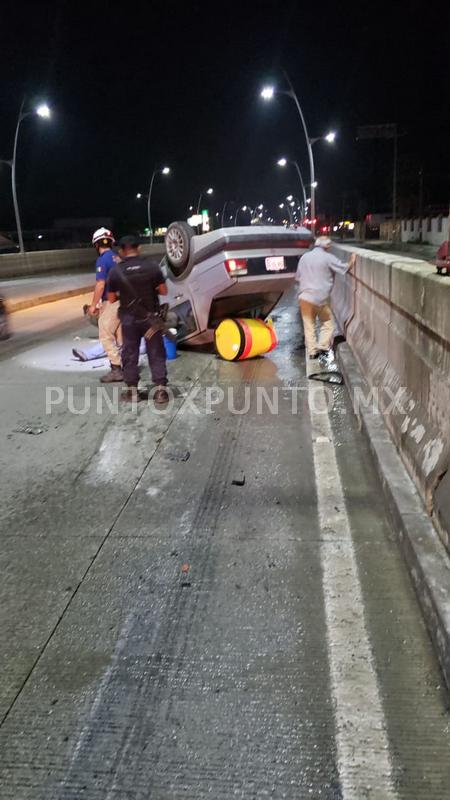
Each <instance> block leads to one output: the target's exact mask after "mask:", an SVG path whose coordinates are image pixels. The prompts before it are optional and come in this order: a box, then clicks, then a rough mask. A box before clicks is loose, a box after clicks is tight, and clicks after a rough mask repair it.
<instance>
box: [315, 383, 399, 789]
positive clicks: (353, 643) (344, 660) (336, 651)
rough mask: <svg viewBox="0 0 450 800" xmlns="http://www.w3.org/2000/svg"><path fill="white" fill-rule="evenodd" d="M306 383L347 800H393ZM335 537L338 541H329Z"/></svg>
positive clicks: (332, 471)
mask: <svg viewBox="0 0 450 800" xmlns="http://www.w3.org/2000/svg"><path fill="white" fill-rule="evenodd" d="M327 397H328V398H331V397H332V395H331V392H330V390H328V391H327V390H325V388H324V387H323V386H322V385H317V384H315V385H312V384H311V383H309V386H308V398H309V401H310V402H309V406H310V413H311V427H312V438H313V454H314V466H315V474H316V485H317V498H318V513H319V524H320V529H321V533H323V534H327V536H326V537H322V543H321V561H322V569H323V593H324V601H325V616H326V625H327V638H328V650H329V661H330V674H331V685H332V692H333V701H334V716H335V727H336V749H337V761H338V771H339V776H340V781H341V786H342V797H343V800H366V799H367V800H394V798H396V797H397V794H396V792H395V790H394V788H393V783H392V763H391V759H390V753H389V742H388V738H387V733H386V724H385V719H384V713H383V708H382V703H381V698H380V693H379V688H378V681H377V676H376V673H375V668H374V663H373V655H372V651H371V646H370V642H369V637H368V634H367V629H366V625H365V619H364V605H363V596H362V590H361V584H360V580H359V575H358V566H357V562H356V557H355V550H354V547H353V541H352V535H351V530H350V523H349V519H348V516H347V511H346V507H345V499H344V494H343V490H342V484H341V479H340V475H339V469H338V465H337V461H336V454H335V448H334V444H333V435H332V430H331V424H330V418H329V415H328V409H327ZM330 534H331V536H332V537H335V541H334V542H333V541H332V540H331V541H330Z"/></svg>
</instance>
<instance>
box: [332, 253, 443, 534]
mask: <svg viewBox="0 0 450 800" xmlns="http://www.w3.org/2000/svg"><path fill="white" fill-rule="evenodd" d="M337 251H340V253H341V254H342V252H345V253H352V252H355V253H356V254H357V256H358V258H357V262H356V266H355V269H354V273H353V274H348V275H346V276H344V277H341V276H338V277H337V279H336V282H335V286H334V289H333V294H332V305H333V309H334V313H335V315H336V318H337V321H338V323H339V326H340V328H341V330H342V332H343V333H344V334H345V336H346V338H347V341H348V343H349V345H350V347H351V348H352V351H353V353H354V355H355V357H356V359H357V361H358V363H359V366H360V368H361V370H362V372H363V374H364V376H365V378H366V380H367V381H368V383H369V385H370V386H371V387H372V389H373V390H375V394H376V401H377V403H378V407H379V408H380V410H381V411H382V413H383V414H384V418H385V421H386V424H387V426H388V428H389V430H390V433H391V435H392V437H393V440H394V442H395V444H396V446H397V448H398V450H399V452H400V454H401V456H402V458H403V461H404V462H405V464H406V466H407V468H408V470H409V473H410V474H411V476H412V478H413V480H414V481H415V483H416V486H417V487H418V490H419V492H420V494H421V496H422V498H423V500H424V502H425V505H426V508H427V510H428V513H429V514H430V515H431V517H432V518H433V521H434V522H435V524H436V528H437V530H438V532H439V534H440V536H441V538H442V540H443V542H444V544H445V545H446V547H447V548H448V549H450V471H449V462H450V413H449V412H450V314H449V312H448V309H449V307H450V281H449V279H448V278H447V277H440V276H438V275H436V274H435V272H434V268H433V267H432V266H431V265H430V264H426V263H425V262H422V261H417V260H416V259H408V258H403V257H399V256H393V255H389V254H387V253H383V254H378V253H374V252H373V251H369V250H363V249H361V248H357V247H351V246H336V252H337Z"/></svg>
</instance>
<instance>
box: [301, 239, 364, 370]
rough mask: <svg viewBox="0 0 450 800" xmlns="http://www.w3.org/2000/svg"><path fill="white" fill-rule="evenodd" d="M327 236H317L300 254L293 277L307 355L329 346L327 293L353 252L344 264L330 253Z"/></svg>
mask: <svg viewBox="0 0 450 800" xmlns="http://www.w3.org/2000/svg"><path fill="white" fill-rule="evenodd" d="M331 244H332V242H331V239H329V238H328V236H318V238H317V239H316V241H315V243H314V247H313V249H312V250H309V251H308V252H307V253H305V254H304V255H303V256H301V258H300V260H299V262H298V267H297V273H296V276H295V280H296V281H297V282H298V284H299V295H298V298H299V306H300V313H301V315H302V319H303V327H304V330H305V340H306V347H307V349H308V354H309V357H310V358H317V357H318V356H320V355H321V354H322V353H326V352H327V351H328V350H329V348H330V345H331V340H332V338H333V331H334V320H333V313H332V311H331V307H330V295H331V290H332V288H333V283H334V276H335V274H336V273H337V272H338V273H341V274H342V275H343V274H345V273H346V272H348V271H349V270H351V269H352V268H353V266H354V264H355V261H356V255H355V253H353V254H352V255H351V256H350V260H349V262H348V264H347V263H346V262H345V261H339V259H338V258H336V256H334V255H333V254H332V253H331V252H330V248H331ZM317 318H319V320H320V334H319V340H318V341H317V337H316V320H317Z"/></svg>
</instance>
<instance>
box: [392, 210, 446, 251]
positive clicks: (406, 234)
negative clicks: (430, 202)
mask: <svg viewBox="0 0 450 800" xmlns="http://www.w3.org/2000/svg"><path fill="white" fill-rule="evenodd" d="M419 222H420V220H418V219H414V220H411V219H402V229H401V230H402V242H410V241H412V240H415V241H417V240H418V239H419V234H420V230H419ZM411 227H412V230H411ZM447 238H448V217H432V218H431V219H430V218H429V217H424V218H423V219H422V241H423V242H428V243H429V244H434V245H436V246H437V247H439V245H440V244H442V242H444V241H445V240H446V239H447Z"/></svg>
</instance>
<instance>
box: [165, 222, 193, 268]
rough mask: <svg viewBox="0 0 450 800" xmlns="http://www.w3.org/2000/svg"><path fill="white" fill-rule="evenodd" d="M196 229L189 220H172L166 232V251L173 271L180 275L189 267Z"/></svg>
mask: <svg viewBox="0 0 450 800" xmlns="http://www.w3.org/2000/svg"><path fill="white" fill-rule="evenodd" d="M193 235H194V231H193V230H192V228H191V226H190V225H188V224H187V222H172V224H171V225H169V227H168V229H167V233H166V240H165V241H166V253H167V261H168V262H169V265H170V268H171V271H172V272H173V274H174V275H176V277H177V278H178V277H180V276H181V275H182V274H183V272H184V270H185V269H186V267H187V264H188V261H189V256H190V250H191V239H192V237H193Z"/></svg>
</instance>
